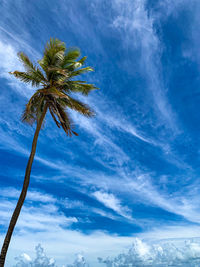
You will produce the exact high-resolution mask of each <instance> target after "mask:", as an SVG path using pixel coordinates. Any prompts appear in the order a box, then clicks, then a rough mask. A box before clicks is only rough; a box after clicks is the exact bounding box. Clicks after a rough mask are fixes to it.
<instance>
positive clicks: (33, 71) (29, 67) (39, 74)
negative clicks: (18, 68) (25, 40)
mask: <svg viewBox="0 0 200 267" xmlns="http://www.w3.org/2000/svg"><path fill="white" fill-rule="evenodd" d="M17 55H18V57H19V59H20V61H21V62H22V63H23V65H24V68H25V70H26V72H27V73H28V74H29V75H32V74H33V75H35V76H37V77H38V79H41V81H46V79H45V77H44V75H43V73H42V71H41V70H40V69H39V68H38V67H36V66H35V65H33V63H32V62H31V61H30V59H29V58H28V56H27V55H26V54H25V53H23V52H19V53H18V54H17Z"/></svg>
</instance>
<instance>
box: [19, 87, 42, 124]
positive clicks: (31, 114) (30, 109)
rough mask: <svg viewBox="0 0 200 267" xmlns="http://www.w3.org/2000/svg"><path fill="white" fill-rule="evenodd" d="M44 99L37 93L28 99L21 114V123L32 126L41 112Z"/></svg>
mask: <svg viewBox="0 0 200 267" xmlns="http://www.w3.org/2000/svg"><path fill="white" fill-rule="evenodd" d="M44 103H45V97H44V96H43V95H42V94H41V93H40V92H39V90H38V91H36V93H35V94H33V96H32V97H31V98H30V100H29V102H28V103H27V104H26V108H25V110H24V112H23V114H22V118H21V119H22V121H23V122H26V123H28V124H30V125H32V124H33V123H34V122H35V121H37V119H38V118H39V117H40V115H41V114H42V112H43V109H44Z"/></svg>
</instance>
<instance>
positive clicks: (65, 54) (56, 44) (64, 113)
mask: <svg viewBox="0 0 200 267" xmlns="http://www.w3.org/2000/svg"><path fill="white" fill-rule="evenodd" d="M18 57H19V59H20V61H21V62H22V63H23V65H24V69H25V70H24V71H23V72H21V71H17V70H16V71H14V72H10V74H12V75H14V76H15V77H16V78H18V79H20V80H21V81H23V82H25V83H28V84H31V85H32V86H35V87H39V89H37V90H36V92H35V93H34V94H33V95H32V97H31V98H30V100H29V101H28V103H27V104H26V108H25V110H24V113H23V115H22V121H23V122H26V123H28V124H30V125H32V124H33V123H34V122H38V120H39V118H40V117H41V114H42V113H43V111H44V110H45V108H46V110H47V109H48V110H49V112H50V114H51V116H52V118H53V120H54V121H55V123H56V125H57V126H58V127H59V128H60V127H62V128H63V130H64V131H65V132H66V134H67V135H69V136H72V134H75V135H77V133H76V132H74V131H73V128H74V126H73V123H72V121H71V119H70V117H69V114H68V108H70V109H73V110H75V111H77V112H79V113H81V114H82V115H84V116H87V117H91V116H93V115H94V112H93V111H92V110H91V109H90V107H89V106H88V105H86V104H84V103H82V102H81V101H79V100H77V99H74V98H73V97H72V96H71V93H76V92H77V93H81V94H83V95H88V94H89V93H90V91H92V90H95V89H98V88H97V87H95V86H94V85H93V84H88V83H86V82H85V81H81V80H76V79H75V78H76V76H78V75H81V74H83V73H87V72H90V71H93V68H91V67H82V66H83V65H84V64H85V61H86V58H87V57H82V58H80V50H79V49H78V48H66V46H65V43H63V42H61V41H60V40H58V39H56V38H51V39H50V41H49V42H47V44H46V47H45V50H44V55H43V58H42V59H41V60H38V64H37V65H36V64H34V63H32V62H31V61H30V59H29V58H28V56H27V55H26V54H25V53H23V52H19V53H18ZM79 58H80V59H79Z"/></svg>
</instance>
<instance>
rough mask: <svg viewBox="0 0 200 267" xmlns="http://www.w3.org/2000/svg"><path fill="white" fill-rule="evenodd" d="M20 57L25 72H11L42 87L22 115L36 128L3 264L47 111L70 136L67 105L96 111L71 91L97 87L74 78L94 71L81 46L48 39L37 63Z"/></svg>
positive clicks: (1, 259) (84, 111) (86, 113)
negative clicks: (80, 49) (85, 65)
mask: <svg viewBox="0 0 200 267" xmlns="http://www.w3.org/2000/svg"><path fill="white" fill-rule="evenodd" d="M18 57H19V59H20V60H21V62H22V63H23V65H24V68H25V71H24V72H20V71H14V72H11V74H12V75H14V76H15V77H16V78H18V79H20V80H21V81H23V82H25V83H28V84H31V85H32V86H36V87H39V89H37V90H36V92H35V93H34V94H33V96H32V97H31V98H30V100H29V101H28V103H27V105H26V108H25V110H24V113H23V115H22V121H23V122H26V123H28V124H30V125H32V124H34V123H36V130H35V134H34V138H33V143H32V149H31V153H30V157H29V160H28V164H27V167H26V172H25V178H24V183H23V188H22V191H21V194H20V197H19V200H18V202H17V205H16V208H15V210H14V212H13V215H12V218H11V220H10V224H9V227H8V231H7V234H6V237H5V239H4V243H3V246H2V249H1V255H0V267H3V266H4V264H5V258H6V254H7V250H8V246H9V243H10V240H11V237H12V233H13V230H14V227H15V225H16V222H17V219H18V216H19V214H20V211H21V208H22V205H23V203H24V200H25V197H26V194H27V189H28V186H29V180H30V174H31V167H32V163H33V159H34V155H35V152H36V145H37V140H38V135H39V132H40V129H41V127H42V125H43V122H44V118H45V115H46V113H47V111H48V110H49V112H50V114H51V116H52V118H53V120H54V121H55V123H56V125H57V126H58V128H63V130H64V131H65V133H66V134H67V135H68V136H72V135H73V134H74V135H78V134H77V133H76V132H75V131H74V130H73V129H74V127H73V123H72V121H71V119H70V117H69V115H68V108H70V109H73V110H76V111H78V112H79V113H81V114H82V115H84V116H87V117H91V116H93V115H94V113H93V111H92V110H91V109H90V107H89V106H88V105H86V104H84V103H82V102H81V101H78V100H76V99H74V98H73V97H72V96H71V93H76V92H77V93H81V94H83V95H88V93H89V92H90V91H91V90H94V89H98V88H97V87H95V86H94V85H93V84H88V83H86V82H85V81H80V80H74V78H75V77H76V76H78V75H80V74H83V73H86V72H89V71H93V69H92V68H91V67H84V68H82V66H83V64H84V63H85V60H86V57H83V58H81V59H78V58H79V57H80V51H79V49H77V48H73V49H66V46H65V44H64V43H63V42H61V41H60V40H58V39H54V38H51V39H50V41H49V42H47V44H46V47H45V50H44V55H43V58H42V59H41V60H39V61H38V64H39V65H38V66H36V65H35V64H33V63H32V62H31V61H30V59H29V58H28V56H27V55H25V54H24V53H23V52H20V53H18Z"/></svg>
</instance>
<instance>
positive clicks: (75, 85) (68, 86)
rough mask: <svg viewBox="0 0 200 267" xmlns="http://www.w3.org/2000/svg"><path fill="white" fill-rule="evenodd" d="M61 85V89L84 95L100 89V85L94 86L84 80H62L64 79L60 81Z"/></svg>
mask: <svg viewBox="0 0 200 267" xmlns="http://www.w3.org/2000/svg"><path fill="white" fill-rule="evenodd" d="M58 84H59V85H60V89H61V90H64V91H66V92H74V93H81V94H83V95H88V94H89V93H90V91H92V90H96V89H99V88H98V87H96V86H94V85H93V84H88V83H86V82H84V81H66V82H62V80H61V81H60V83H59V81H58Z"/></svg>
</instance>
